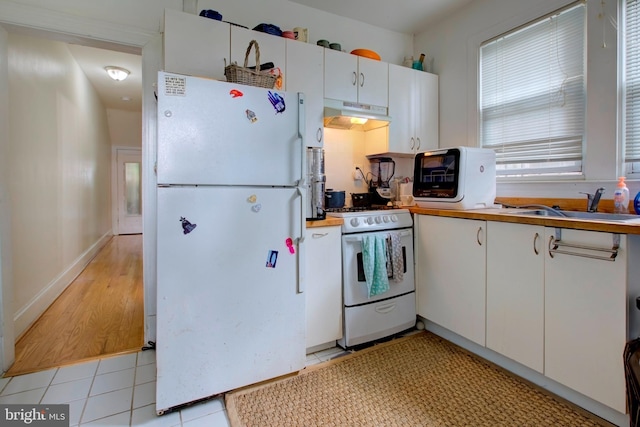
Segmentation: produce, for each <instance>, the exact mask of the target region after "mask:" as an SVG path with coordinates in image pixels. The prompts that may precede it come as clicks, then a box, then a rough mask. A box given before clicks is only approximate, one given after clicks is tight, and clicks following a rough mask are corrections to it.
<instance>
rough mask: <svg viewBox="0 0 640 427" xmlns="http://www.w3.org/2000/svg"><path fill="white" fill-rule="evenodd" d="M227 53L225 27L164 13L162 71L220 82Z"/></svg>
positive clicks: (209, 20)
mask: <svg viewBox="0 0 640 427" xmlns="http://www.w3.org/2000/svg"><path fill="white" fill-rule="evenodd" d="M229 49H230V25H229V24H227V23H224V22H220V21H216V20H215V19H208V18H203V17H201V16H197V15H193V14H190V13H184V12H179V11H175V10H171V9H165V12H164V71H168V72H171V73H178V74H186V75H190V76H202V77H211V78H214V79H218V80H222V81H224V80H226V78H225V76H224V67H225V59H226V61H227V65H228V64H229Z"/></svg>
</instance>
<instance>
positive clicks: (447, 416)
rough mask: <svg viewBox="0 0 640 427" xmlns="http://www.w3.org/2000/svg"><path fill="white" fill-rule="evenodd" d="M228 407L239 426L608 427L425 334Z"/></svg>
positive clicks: (239, 398) (314, 370)
mask: <svg viewBox="0 0 640 427" xmlns="http://www.w3.org/2000/svg"><path fill="white" fill-rule="evenodd" d="M225 401H226V406H227V414H228V416H229V420H230V422H231V425H232V426H233V427H269V426H273V427H289V426H301V427H302V426H304V427H314V426H340V427H344V426H399V427H406V426H425V427H426V426H474V427H476V426H488V427H495V426H510V427H511V426H536V427H538V426H554V427H555V426H598V425H609V424H608V423H606V422H605V421H602V420H600V419H599V418H596V417H594V416H589V415H588V414H587V413H586V412H585V411H583V410H581V409H578V408H575V407H574V406H573V405H570V404H567V403H564V402H562V401H560V400H556V399H554V398H552V397H550V396H549V395H548V394H546V393H544V392H542V391H540V390H539V389H537V388H535V387H534V386H531V385H529V384H528V383H525V382H523V381H521V380H518V379H516V378H514V377H513V376H511V375H509V374H508V373H505V372H504V371H503V370H501V369H500V368H497V367H495V366H494V365H491V364H489V363H487V362H486V361H483V360H481V359H479V358H477V357H475V356H473V355H471V354H469V353H467V352H466V351H464V350H463V349H461V348H459V347H457V346H456V345H454V344H452V343H450V342H448V341H446V340H443V339H441V338H439V337H437V336H435V335H433V334H431V333H429V332H426V331H424V332H421V333H419V334H415V335H412V336H409V337H405V338H399V339H396V340H392V341H389V342H386V343H384V344H379V345H376V346H373V347H369V348H367V349H364V350H361V351H358V352H356V353H353V354H349V355H346V356H343V357H340V358H337V359H334V360H330V361H328V362H324V363H321V364H318V365H313V366H310V367H308V368H306V369H304V370H303V371H301V373H300V374H298V375H295V376H290V377H287V378H284V379H280V380H277V381H274V382H270V383H269V382H268V383H264V384H261V385H257V386H253V387H248V388H244V389H240V390H236V391H233V392H230V393H228V394H227V395H226V396H225Z"/></svg>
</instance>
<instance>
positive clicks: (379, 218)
mask: <svg viewBox="0 0 640 427" xmlns="http://www.w3.org/2000/svg"><path fill="white" fill-rule="evenodd" d="M381 222H382V218H381V217H379V216H377V217H376V224H380V223H381Z"/></svg>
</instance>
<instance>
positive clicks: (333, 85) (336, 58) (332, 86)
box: [324, 49, 358, 102]
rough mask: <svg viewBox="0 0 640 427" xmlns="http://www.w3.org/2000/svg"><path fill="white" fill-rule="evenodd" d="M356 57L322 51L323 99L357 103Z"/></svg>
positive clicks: (335, 51) (338, 52)
mask: <svg viewBox="0 0 640 427" xmlns="http://www.w3.org/2000/svg"><path fill="white" fill-rule="evenodd" d="M357 84H358V57H357V56H355V55H349V54H346V53H343V52H340V51H337V50H332V49H324V97H325V98H330V99H339V100H342V101H349V102H358V85H357Z"/></svg>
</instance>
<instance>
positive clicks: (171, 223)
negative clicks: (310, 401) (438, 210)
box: [156, 72, 306, 414]
mask: <svg viewBox="0 0 640 427" xmlns="http://www.w3.org/2000/svg"><path fill="white" fill-rule="evenodd" d="M157 96H158V147H157V155H158V157H157V182H158V188H157V200H158V206H157V223H158V230H157V231H158V235H157V262H158V267H157V278H158V285H157V338H156V363H157V384H156V411H157V413H158V414H162V413H164V412H166V411H167V410H169V409H172V408H175V407H178V406H181V405H183V404H186V403H190V402H194V401H197V400H200V399H205V398H208V397H211V396H214V395H216V394H220V393H223V392H226V391H229V390H232V389H235V388H238V387H242V386H246V385H248V384H253V383H256V382H260V381H263V380H266V379H270V378H274V377H277V376H280V375H284V374H288V373H291V372H295V371H298V370H300V369H302V368H304V364H305V312H304V310H305V296H304V293H303V291H304V244H303V241H304V232H305V217H306V210H305V197H306V186H305V183H304V180H303V177H305V168H306V150H305V147H304V141H303V138H302V135H303V134H304V129H303V126H304V125H303V123H304V99H303V95H302V94H298V93H287V92H281V91H276V90H268V89H263V88H257V87H252V86H244V85H238V84H232V83H227V82H220V81H215V80H209V79H204V78H196V77H191V76H183V75H177V74H170V73H164V72H160V73H159V75H158V88H157Z"/></svg>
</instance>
